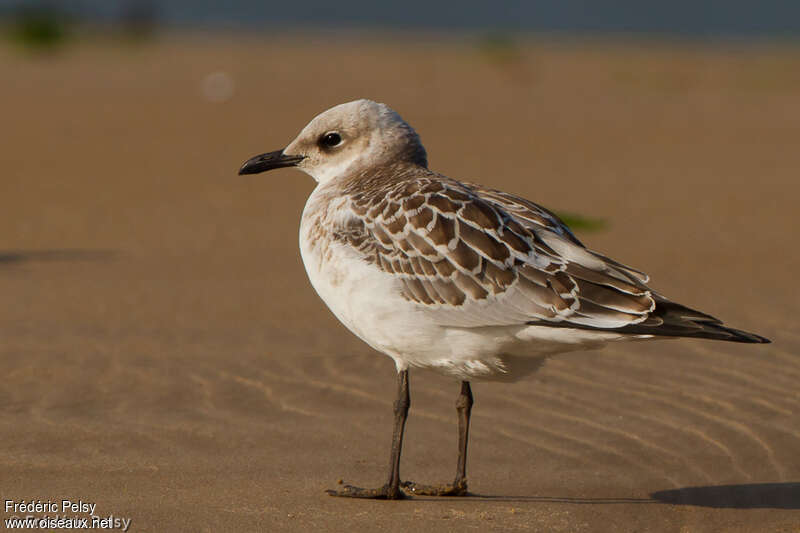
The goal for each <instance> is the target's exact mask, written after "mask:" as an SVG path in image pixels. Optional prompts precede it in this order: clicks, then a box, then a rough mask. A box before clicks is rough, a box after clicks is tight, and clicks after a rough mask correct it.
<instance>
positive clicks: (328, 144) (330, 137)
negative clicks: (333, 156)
mask: <svg viewBox="0 0 800 533" xmlns="http://www.w3.org/2000/svg"><path fill="white" fill-rule="evenodd" d="M319 144H320V145H321V146H322V147H324V148H333V147H334V146H339V145H340V144H342V136H341V135H339V134H338V133H336V132H335V131H329V132H328V133H326V134H325V135H323V136H322V137H320V138H319Z"/></svg>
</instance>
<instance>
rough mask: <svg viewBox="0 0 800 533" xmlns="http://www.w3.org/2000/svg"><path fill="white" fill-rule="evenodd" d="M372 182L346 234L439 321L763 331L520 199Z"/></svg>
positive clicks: (724, 334)
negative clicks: (723, 315)
mask: <svg viewBox="0 0 800 533" xmlns="http://www.w3.org/2000/svg"><path fill="white" fill-rule="evenodd" d="M370 185H371V186H370V187H361V188H360V190H353V191H350V194H349V206H350V209H351V211H352V217H349V218H348V219H347V223H346V226H347V229H346V230H344V229H343V230H342V231H341V232H340V234H339V237H340V238H344V239H346V240H348V241H349V243H350V244H351V245H352V246H353V247H355V248H357V249H358V250H359V251H360V253H361V254H363V257H364V259H365V260H366V261H368V262H370V263H372V264H374V265H375V266H376V267H377V268H379V269H381V270H382V271H384V272H386V273H387V274H390V275H393V276H396V277H397V279H398V280H399V283H398V286H399V287H400V291H401V294H402V296H403V297H404V298H406V299H407V300H409V301H411V302H414V303H416V304H418V305H419V306H420V308H421V309H430V310H435V313H434V312H432V313H430V316H431V320H433V321H435V322H437V323H439V324H441V325H444V326H453V327H482V326H497V325H524V324H531V325H543V326H552V327H572V328H583V329H596V330H605V331H618V332H621V333H630V334H632V335H668V336H700V337H710V338H720V339H725V340H740V341H744V342H760V341H759V340H753V339H760V338H759V337H757V336H752V335H750V334H745V333H744V332H737V330H731V329H729V328H725V327H724V326H722V325H721V322H720V321H719V320H717V319H715V318H714V317H711V316H709V315H706V314H704V313H700V312H698V311H694V310H692V309H689V308H687V307H684V306H681V305H679V304H676V303H673V302H670V301H669V300H667V299H666V298H664V297H662V296H660V295H658V294H656V293H655V292H653V291H652V290H651V289H650V288H649V287H647V285H645V283H646V282H647V279H648V278H647V276H646V275H645V274H643V273H642V272H639V271H638V270H634V269H632V268H630V267H627V266H625V265H622V264H620V263H618V262H616V261H614V260H612V259H609V258H607V257H605V256H603V255H601V254H598V253H596V252H593V251H591V250H588V249H587V248H585V247H584V246H583V244H581V242H580V241H579V240H578V239H577V238H576V237H575V236H574V235H573V234H572V232H571V231H570V230H569V228H567V226H566V225H565V224H564V223H563V222H561V221H560V220H559V219H558V217H557V216H556V215H554V214H553V213H551V212H550V211H548V210H546V209H544V208H542V207H540V206H538V205H536V204H534V203H533V202H530V201H528V200H525V199H524V198H520V197H517V196H514V195H510V194H508V193H504V192H501V191H496V190H493V189H487V188H483V187H481V186H478V185H471V184H466V183H461V182H458V181H456V180H451V179H449V178H446V177H444V176H441V175H438V174H434V173H432V172H431V173H429V174H425V175H423V176H415V178H414V179H396V180H394V181H391V182H388V183H386V184H385V186H383V187H376V186H375V185H377V184H376V183H375V182H373V183H371V184H370ZM740 334H741V335H740ZM737 335H739V337H741V336H742V335H744V336H745V337H744V338H737ZM748 335H750V336H749V337H747V336H748Z"/></svg>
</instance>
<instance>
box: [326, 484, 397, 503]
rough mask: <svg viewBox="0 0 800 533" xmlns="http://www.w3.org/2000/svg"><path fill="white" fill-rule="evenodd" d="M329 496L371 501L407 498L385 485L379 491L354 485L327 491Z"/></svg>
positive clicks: (395, 488)
mask: <svg viewBox="0 0 800 533" xmlns="http://www.w3.org/2000/svg"><path fill="white" fill-rule="evenodd" d="M325 492H327V493H328V495H329V496H336V497H337V498H366V499H370V500H402V499H403V498H405V497H406V495H405V494H404V493H403V491H402V490H400V489H399V488H397V487H391V486H389V485H384V486H383V487H380V488H377V489H362V488H361V487H354V486H353V485H345V486H344V488H343V489H342V490H326V491H325Z"/></svg>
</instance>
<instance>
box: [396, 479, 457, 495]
mask: <svg viewBox="0 0 800 533" xmlns="http://www.w3.org/2000/svg"><path fill="white" fill-rule="evenodd" d="M400 486H401V487H402V488H403V490H404V491H406V492H407V493H409V494H414V495H419V496H466V495H467V494H468V492H467V481H466V480H465V479H464V480H461V481H456V482H454V483H452V484H447V485H422V484H420V483H414V482H413V481H405V482H403V483H401V485H400Z"/></svg>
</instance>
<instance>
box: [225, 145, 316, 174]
mask: <svg viewBox="0 0 800 533" xmlns="http://www.w3.org/2000/svg"><path fill="white" fill-rule="evenodd" d="M303 159H304V156H302V155H285V154H284V153H283V150H276V151H274V152H269V153H266V154H261V155H257V156H255V157H251V158H250V159H248V160H247V161H245V162H244V165H242V168H240V169H239V175H241V174H258V173H260V172H266V171H267V170H272V169H273V168H283V167H293V166H295V165H297V163H299V162H300V161H302V160H303Z"/></svg>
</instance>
